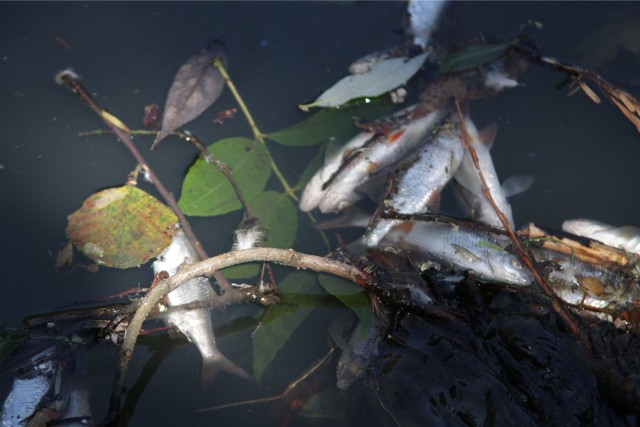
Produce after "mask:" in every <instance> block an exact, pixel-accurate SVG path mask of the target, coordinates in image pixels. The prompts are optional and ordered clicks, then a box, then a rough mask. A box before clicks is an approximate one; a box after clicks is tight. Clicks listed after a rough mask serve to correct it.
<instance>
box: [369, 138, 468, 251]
mask: <svg viewBox="0 0 640 427" xmlns="http://www.w3.org/2000/svg"><path fill="white" fill-rule="evenodd" d="M463 155H464V149H463V148H462V140H461V139H460V133H459V130H458V129H443V130H441V131H440V132H438V134H437V135H436V136H435V138H434V139H433V140H432V141H431V142H429V143H428V144H426V145H425V146H423V147H422V148H421V149H419V150H418V152H417V153H416V154H414V155H413V156H412V157H411V159H409V161H408V162H407V163H406V164H405V165H403V166H401V167H400V171H399V173H398V179H397V182H396V185H395V188H394V190H393V193H392V194H391V195H390V196H389V198H388V199H386V200H385V201H384V202H383V203H384V207H385V208H387V209H391V210H393V211H395V212H397V213H399V214H416V213H427V212H435V211H436V210H437V207H438V202H439V198H440V192H441V191H442V189H443V188H444V186H445V185H447V183H448V182H449V181H450V180H451V177H452V176H453V175H454V174H455V173H456V171H457V170H458V167H459V166H460V162H461V160H462V157H463ZM399 222H400V221H398V220H390V219H379V220H377V221H376V222H375V223H374V224H373V226H372V227H371V228H370V229H369V230H368V231H367V234H366V235H365V236H364V238H363V241H364V244H365V245H367V246H368V247H374V246H376V245H377V244H378V243H379V242H380V240H381V239H382V238H383V237H384V235H385V234H387V232H388V231H389V230H390V229H391V227H393V226H394V225H396V224H398V223H399Z"/></svg>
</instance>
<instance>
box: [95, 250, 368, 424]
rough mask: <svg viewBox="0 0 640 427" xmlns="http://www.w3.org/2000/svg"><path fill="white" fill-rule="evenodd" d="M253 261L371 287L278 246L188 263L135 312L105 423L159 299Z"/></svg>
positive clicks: (326, 262)
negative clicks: (197, 279)
mask: <svg viewBox="0 0 640 427" xmlns="http://www.w3.org/2000/svg"><path fill="white" fill-rule="evenodd" d="M254 261H269V262H275V263H279V264H282V265H287V266H291V267H296V268H305V269H311V270H314V271H316V272H319V273H330V274H333V275H335V276H339V277H342V278H345V279H347V280H350V281H351V282H354V283H356V284H357V285H359V286H362V287H365V288H367V289H368V288H369V287H370V285H369V282H370V280H371V278H370V276H369V275H367V274H366V273H363V272H362V271H360V270H359V269H357V268H355V267H353V266H350V265H347V264H344V263H342V262H340V261H334V260H330V259H327V258H322V257H318V256H314V255H306V254H302V253H299V252H295V251H294V250H292V249H275V248H253V249H245V250H241V251H233V252H227V253H225V254H222V255H218V256H216V257H213V258H209V259H207V260H205V261H201V262H198V263H196V264H191V265H186V266H184V267H183V268H181V269H180V270H179V271H178V272H177V273H176V274H174V275H173V276H171V277H169V278H168V279H165V280H163V281H161V282H160V283H158V284H157V285H156V286H155V287H154V288H153V289H151V290H150V291H149V292H148V293H147V294H146V295H145V296H144V298H143V299H142V300H141V301H140V304H139V306H138V309H137V310H136V313H135V314H134V315H133V318H132V319H131V321H130V323H129V326H128V327H127V331H126V333H125V335H124V341H123V343H122V347H121V349H120V360H119V362H118V366H117V368H116V375H115V379H114V384H113V389H112V391H111V401H110V404H109V412H108V415H107V418H106V419H105V421H104V422H103V423H102V425H110V424H112V423H113V422H115V420H116V418H117V415H118V411H119V409H120V400H121V396H122V393H123V392H124V389H125V388H124V384H125V378H126V375H127V370H128V368H129V362H130V360H131V358H132V357H133V353H134V348H135V344H136V340H137V338H138V335H139V334H140V330H141V329H142V324H143V323H144V321H145V319H146V318H147V316H149V314H150V313H151V312H152V310H153V309H154V308H155V307H156V305H157V304H158V302H159V301H160V299H161V298H162V297H163V296H165V295H166V294H168V293H169V292H171V291H173V290H174V289H176V288H177V287H178V286H180V285H181V284H182V283H184V282H186V281H187V280H190V279H193V278H194V277H199V276H207V277H210V276H212V275H214V274H215V273H216V272H217V271H218V270H220V269H222V268H227V267H231V266H234V265H238V264H243V263H247V262H254Z"/></svg>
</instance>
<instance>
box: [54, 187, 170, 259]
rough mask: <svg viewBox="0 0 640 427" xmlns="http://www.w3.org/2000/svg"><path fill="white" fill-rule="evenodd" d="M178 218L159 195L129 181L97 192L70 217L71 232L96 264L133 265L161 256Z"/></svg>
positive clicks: (68, 226) (73, 239)
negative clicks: (155, 195) (127, 183)
mask: <svg viewBox="0 0 640 427" xmlns="http://www.w3.org/2000/svg"><path fill="white" fill-rule="evenodd" d="M177 223H178V218H176V216H175V215H174V213H173V212H172V211H171V210H170V209H169V208H168V207H166V206H165V205H163V204H162V203H160V202H159V201H158V200H157V199H156V198H155V197H153V196H151V195H150V194H148V193H146V192H144V191H142V190H140V189H139V188H137V187H134V186H130V185H125V186H122V187H117V188H109V189H107V190H103V191H100V192H98V193H95V194H93V195H92V196H91V197H89V198H88V199H87V200H85V201H84V203H83V204H82V207H81V208H80V209H79V210H77V211H76V212H74V213H72V214H71V215H69V217H68V225H67V235H68V236H69V239H71V241H72V242H73V244H74V245H75V246H76V247H77V248H78V250H80V251H81V252H82V253H83V254H85V255H86V256H87V257H89V258H91V259H92V260H93V261H94V262H95V263H96V264H100V265H106V266H108V267H115V268H129V267H136V266H138V265H140V264H144V263H145V262H147V261H149V260H150V259H151V258H153V257H155V256H157V255H158V254H159V253H160V252H162V251H163V250H164V248H166V247H167V246H168V245H169V244H170V243H171V239H172V238H173V235H174V234H175V227H174V226H175V224H177Z"/></svg>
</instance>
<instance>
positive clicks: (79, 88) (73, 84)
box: [56, 70, 231, 291]
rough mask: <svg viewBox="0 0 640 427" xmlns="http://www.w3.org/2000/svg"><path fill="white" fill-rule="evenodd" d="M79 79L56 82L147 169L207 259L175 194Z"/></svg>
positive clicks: (222, 280)
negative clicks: (87, 108) (74, 97)
mask: <svg viewBox="0 0 640 427" xmlns="http://www.w3.org/2000/svg"><path fill="white" fill-rule="evenodd" d="M78 78H79V77H78V75H77V74H76V73H74V72H73V71H71V70H64V71H60V72H59V73H58V74H56V82H57V83H58V84H60V85H65V86H67V87H68V88H69V89H71V91H72V92H74V93H75V94H76V95H78V96H79V97H80V99H82V101H84V103H85V104H86V105H87V106H88V107H89V108H91V110H93V111H94V112H95V113H96V114H97V115H98V117H100V118H101V119H102V120H103V121H104V123H105V124H106V125H107V126H108V127H109V129H111V131H112V132H113V133H114V134H115V135H116V136H117V137H118V139H120V142H122V143H123V144H124V146H125V147H126V148H127V149H128V150H129V152H130V153H131V155H133V157H134V158H135V159H136V161H137V162H138V163H139V164H141V165H143V166H145V167H146V168H147V171H148V172H149V177H150V178H151V181H152V183H153V185H154V186H155V188H156V190H158V193H160V195H161V196H162V198H163V199H164V200H165V202H166V203H167V204H168V205H169V207H171V210H173V212H174V213H175V214H176V216H177V217H178V220H179V221H180V224H181V226H182V229H183V230H184V233H185V234H186V235H187V237H188V238H189V240H190V241H191V244H192V245H193V247H194V248H195V249H196V252H198V256H200V258H202V259H207V258H208V257H209V256H208V255H207V253H206V251H205V250H204V247H203V246H202V244H201V243H200V241H199V240H198V238H197V237H196V234H195V233H194V232H193V229H192V228H191V224H190V223H189V221H188V220H187V217H186V216H185V215H184V213H183V212H182V210H181V209H180V208H179V207H178V203H177V202H176V199H175V198H174V197H173V194H172V193H171V192H170V191H169V190H167V188H166V187H165V186H164V184H162V181H160V178H158V176H157V175H156V174H155V172H154V171H153V169H151V166H149V163H147V161H146V160H145V158H144V157H142V154H140V152H139V151H138V149H137V148H136V146H135V145H134V144H133V141H131V138H130V137H129V135H128V134H127V132H125V131H124V130H123V129H122V128H121V127H118V126H116V125H115V124H114V120H113V119H111V117H113V116H111V115H109V116H106V117H105V115H104V113H103V112H104V110H103V109H102V108H101V107H100V106H99V105H98V103H97V102H96V101H95V100H94V99H93V97H92V96H91V95H90V93H89V91H87V89H85V87H84V86H83V85H82V84H81V83H80V82H79V81H78ZM118 121H119V120H118ZM215 279H216V281H217V282H218V284H219V285H220V286H221V287H222V288H223V290H225V291H227V290H229V289H231V284H230V283H229V281H228V280H227V278H226V277H224V275H223V274H222V273H220V272H217V273H216V274H215Z"/></svg>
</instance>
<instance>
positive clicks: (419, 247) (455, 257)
mask: <svg viewBox="0 0 640 427" xmlns="http://www.w3.org/2000/svg"><path fill="white" fill-rule="evenodd" d="M509 243H510V240H509V238H508V237H506V236H503V235H501V234H498V233H492V232H489V231H485V230H476V229H472V228H469V227H462V226H458V225H455V224H448V223H443V222H436V221H402V222H400V223H399V224H397V225H395V226H394V227H392V228H391V230H390V231H389V232H388V233H387V235H386V236H385V238H384V239H383V240H382V241H381V242H380V244H379V246H380V247H384V246H386V245H389V244H391V245H393V246H395V247H397V248H402V249H405V250H408V251H410V252H411V257H412V259H416V258H419V257H421V258H424V260H435V261H437V262H439V263H441V264H443V265H444V266H450V267H452V268H453V270H456V271H458V272H464V271H472V272H473V273H474V274H475V275H477V278H478V279H479V280H482V281H490V282H500V283H507V284H512V285H520V286H524V285H528V284H529V283H530V282H531V281H532V280H533V277H532V275H531V272H530V271H529V270H528V269H526V268H524V266H523V265H522V263H521V262H520V260H519V259H518V257H516V256H515V255H513V254H512V253H510V252H508V251H507V250H505V249H503V248H504V247H506V246H507V245H508V244H509Z"/></svg>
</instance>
